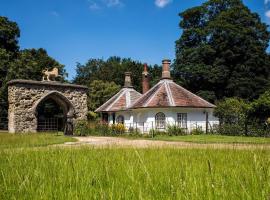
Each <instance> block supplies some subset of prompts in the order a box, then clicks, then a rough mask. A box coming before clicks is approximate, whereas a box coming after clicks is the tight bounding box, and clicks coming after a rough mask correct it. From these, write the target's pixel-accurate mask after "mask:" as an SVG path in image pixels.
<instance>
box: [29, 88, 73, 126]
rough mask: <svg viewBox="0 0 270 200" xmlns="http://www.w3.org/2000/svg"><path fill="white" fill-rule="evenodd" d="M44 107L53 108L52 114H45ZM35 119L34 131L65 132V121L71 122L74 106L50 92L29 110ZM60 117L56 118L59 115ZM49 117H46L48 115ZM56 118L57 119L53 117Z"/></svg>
mask: <svg viewBox="0 0 270 200" xmlns="http://www.w3.org/2000/svg"><path fill="white" fill-rule="evenodd" d="M46 105H51V106H54V108H52V109H54V110H53V113H52V112H48V111H47V112H46V110H48V109H46ZM31 110H32V111H33V113H34V115H35V117H36V119H35V121H36V130H37V131H65V130H66V126H67V121H68V119H69V121H73V118H74V117H75V116H74V106H73V105H72V103H71V102H70V101H69V100H68V99H67V98H66V97H65V96H64V95H62V94H61V93H59V92H57V91H51V92H49V93H48V94H46V95H44V96H43V97H41V98H40V99H39V100H38V101H37V102H36V103H35V104H34V106H33V108H32V109H31ZM60 113H61V114H62V116H57V115H59V114H60ZM48 114H49V116H46V115H48ZM55 116H57V117H55Z"/></svg>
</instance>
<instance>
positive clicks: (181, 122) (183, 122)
mask: <svg viewBox="0 0 270 200" xmlns="http://www.w3.org/2000/svg"><path fill="white" fill-rule="evenodd" d="M177 125H178V126H179V127H180V128H187V113H177Z"/></svg>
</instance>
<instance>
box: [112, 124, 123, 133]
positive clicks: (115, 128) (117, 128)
mask: <svg viewBox="0 0 270 200" xmlns="http://www.w3.org/2000/svg"><path fill="white" fill-rule="evenodd" d="M111 129H112V133H113V134H124V133H125V132H126V128H125V126H124V124H112V125H111Z"/></svg>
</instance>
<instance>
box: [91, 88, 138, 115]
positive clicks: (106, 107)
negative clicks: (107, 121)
mask: <svg viewBox="0 0 270 200" xmlns="http://www.w3.org/2000/svg"><path fill="white" fill-rule="evenodd" d="M141 96H142V94H141V93H139V92H137V91H136V90H134V89H133V88H122V89H121V90H120V91H119V92H118V93H117V94H116V95H114V96H113V97H112V98H110V99H109V100H108V101H107V102H105V103H104V104H103V105H101V106H100V107H99V108H98V109H96V110H95V112H115V111H120V110H125V109H127V108H128V107H130V106H131V105H132V104H133V103H134V102H135V101H137V100H138V99H139V98H140V97H141Z"/></svg>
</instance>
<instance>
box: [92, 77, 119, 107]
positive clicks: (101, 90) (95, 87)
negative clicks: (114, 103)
mask: <svg viewBox="0 0 270 200" xmlns="http://www.w3.org/2000/svg"><path fill="white" fill-rule="evenodd" d="M119 90H120V86H119V85H116V84H115V83H114V82H107V81H102V80H94V81H93V82H92V83H91V84H90V85H89V93H88V97H89V98H88V108H89V110H91V111H94V110H96V109H97V108H98V107H99V106H101V105H102V104H103V103H105V102H106V101H107V100H108V99H109V98H111V97H112V96H113V95H115V94H116V93H117V92H118V91H119Z"/></svg>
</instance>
